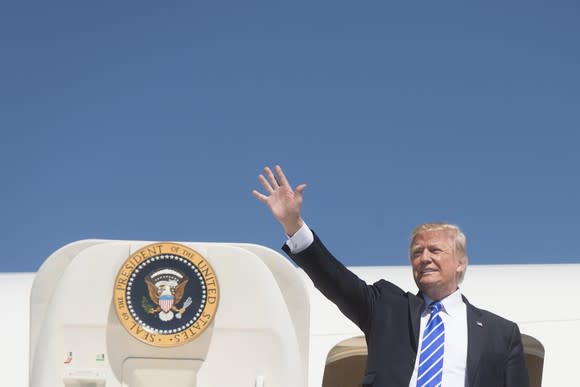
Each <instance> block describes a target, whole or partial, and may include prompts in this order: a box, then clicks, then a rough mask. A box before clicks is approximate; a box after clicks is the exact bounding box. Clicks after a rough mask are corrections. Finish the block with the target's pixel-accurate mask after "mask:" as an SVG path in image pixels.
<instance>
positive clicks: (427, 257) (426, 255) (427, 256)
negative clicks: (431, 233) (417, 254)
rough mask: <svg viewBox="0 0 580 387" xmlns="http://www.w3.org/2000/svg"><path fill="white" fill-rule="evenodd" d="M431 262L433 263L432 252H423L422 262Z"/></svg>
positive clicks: (427, 250) (426, 250)
mask: <svg viewBox="0 0 580 387" xmlns="http://www.w3.org/2000/svg"><path fill="white" fill-rule="evenodd" d="M430 261H431V252H430V251H429V249H425V250H423V253H422V254H421V262H430Z"/></svg>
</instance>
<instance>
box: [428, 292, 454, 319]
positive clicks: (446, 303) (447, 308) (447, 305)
mask: <svg viewBox="0 0 580 387" xmlns="http://www.w3.org/2000/svg"><path fill="white" fill-rule="evenodd" d="M423 299H424V300H425V311H424V312H423V313H425V312H427V313H428V311H429V308H428V307H429V305H430V304H431V303H432V302H433V301H434V300H432V299H431V298H429V297H427V296H426V295H425V294H423ZM439 302H440V303H441V305H443V309H442V310H443V311H444V312H445V313H447V314H448V315H449V316H457V315H458V314H459V313H461V307H462V305H463V299H462V298H461V292H460V291H459V289H457V290H456V291H454V292H453V293H451V294H450V295H448V296H447V297H445V298H443V299H442V300H439Z"/></svg>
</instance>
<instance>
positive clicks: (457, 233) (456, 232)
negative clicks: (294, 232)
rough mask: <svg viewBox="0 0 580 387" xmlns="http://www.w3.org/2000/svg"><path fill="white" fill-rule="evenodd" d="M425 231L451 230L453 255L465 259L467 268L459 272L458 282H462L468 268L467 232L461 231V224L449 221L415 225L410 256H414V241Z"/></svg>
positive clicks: (410, 245)
mask: <svg viewBox="0 0 580 387" xmlns="http://www.w3.org/2000/svg"><path fill="white" fill-rule="evenodd" d="M425 231H449V232H450V233H451V234H450V237H451V241H452V242H453V255H454V256H455V257H457V258H459V259H461V258H463V259H465V270H464V271H462V272H461V273H459V277H458V278H457V283H458V284H460V283H461V281H463V277H465V271H466V270H467V262H468V260H467V238H465V234H464V233H463V232H462V231H461V229H460V228H459V226H456V225H454V224H450V223H447V222H436V223H423V224H420V225H418V226H417V227H415V229H414V230H413V232H412V233H411V242H410V244H409V258H411V257H412V249H413V243H414V242H415V238H416V237H417V235H418V234H421V233H423V232H425Z"/></svg>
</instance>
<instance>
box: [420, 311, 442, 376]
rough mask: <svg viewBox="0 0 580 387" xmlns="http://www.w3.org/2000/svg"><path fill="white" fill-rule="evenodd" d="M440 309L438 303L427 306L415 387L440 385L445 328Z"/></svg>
mask: <svg viewBox="0 0 580 387" xmlns="http://www.w3.org/2000/svg"><path fill="white" fill-rule="evenodd" d="M441 308H442V305H441V303H440V302H432V303H431V304H430V305H429V310H430V313H431V315H430V316H429V321H428V322H427V326H426V327H425V331H424V332H423V341H422V342H421V354H420V355H419V372H418V374H417V387H435V386H440V385H441V379H442V376H443V349H444V348H443V347H444V346H443V344H444V343H445V327H444V325H443V320H441V316H439V311H441Z"/></svg>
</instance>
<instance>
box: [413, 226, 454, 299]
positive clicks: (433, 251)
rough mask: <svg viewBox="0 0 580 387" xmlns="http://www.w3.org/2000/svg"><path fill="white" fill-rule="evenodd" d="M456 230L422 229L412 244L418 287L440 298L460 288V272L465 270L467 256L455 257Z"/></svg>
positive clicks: (428, 294)
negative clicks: (464, 257) (454, 231)
mask: <svg viewBox="0 0 580 387" xmlns="http://www.w3.org/2000/svg"><path fill="white" fill-rule="evenodd" d="M452 235H453V231H449V230H433V231H423V232H421V233H419V234H417V236H416V237H415V239H414V241H413V244H412V245H411V266H412V267H413V277H414V278H415V283H416V284H417V287H418V288H419V290H421V291H422V292H423V293H425V294H426V295H427V296H429V297H430V298H432V299H434V300H440V299H442V298H444V297H446V296H448V295H450V294H451V293H453V292H454V291H455V290H456V289H457V276H458V274H459V272H461V271H464V270H465V259H462V257H456V256H455V252H454V245H453V239H452Z"/></svg>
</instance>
